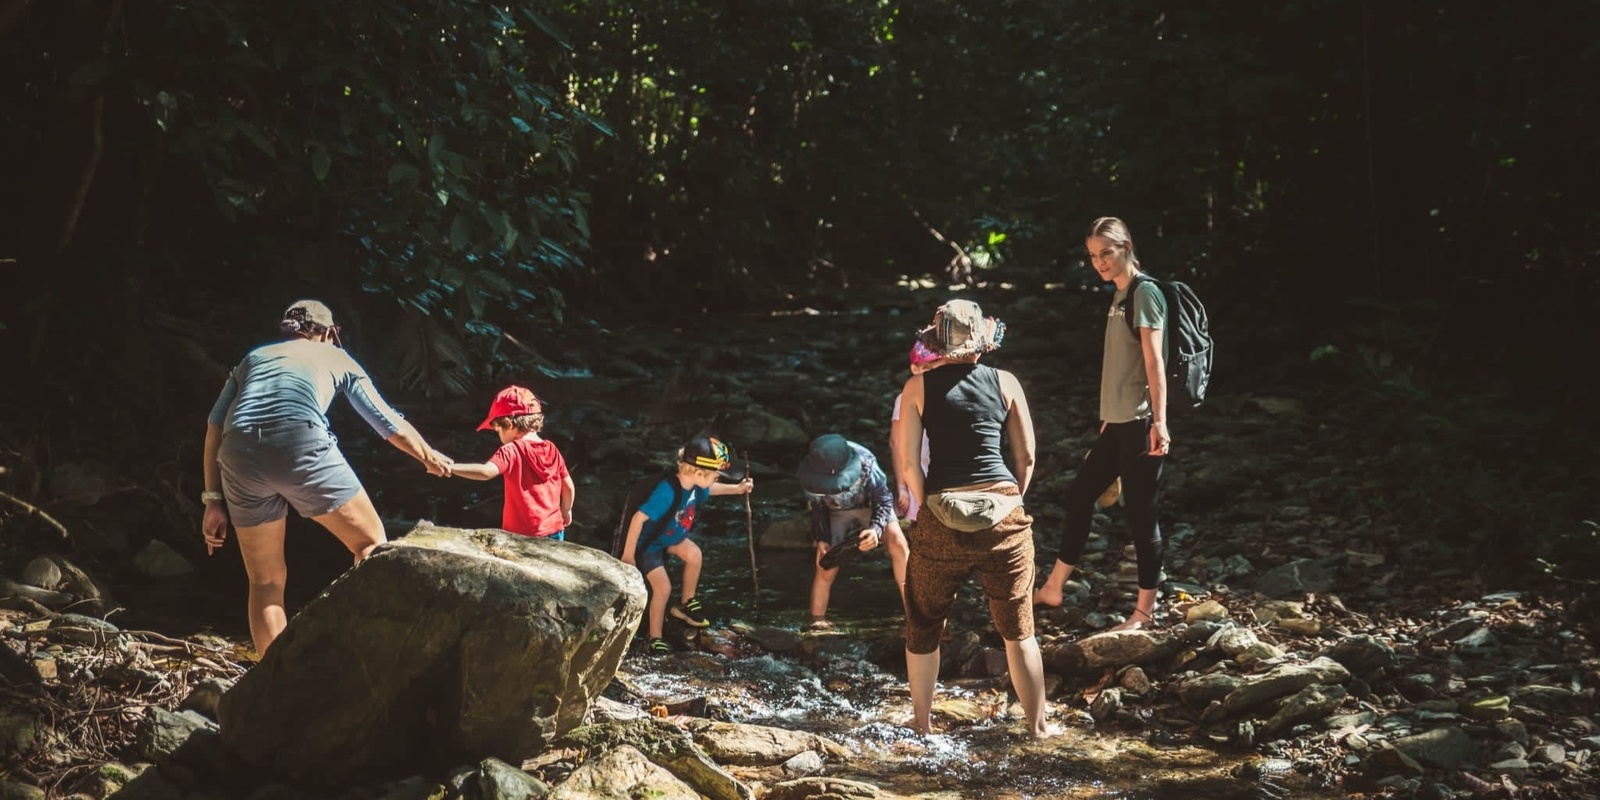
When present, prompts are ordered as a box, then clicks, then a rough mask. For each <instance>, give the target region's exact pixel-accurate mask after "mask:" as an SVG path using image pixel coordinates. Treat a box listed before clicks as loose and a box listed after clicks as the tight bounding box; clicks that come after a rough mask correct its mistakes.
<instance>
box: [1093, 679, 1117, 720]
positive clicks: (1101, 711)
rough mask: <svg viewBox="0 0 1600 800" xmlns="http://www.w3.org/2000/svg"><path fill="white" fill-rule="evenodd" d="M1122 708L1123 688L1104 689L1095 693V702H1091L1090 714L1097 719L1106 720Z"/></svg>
mask: <svg viewBox="0 0 1600 800" xmlns="http://www.w3.org/2000/svg"><path fill="white" fill-rule="evenodd" d="M1121 708H1122V690H1121V689H1117V688H1115V687H1113V688H1110V689H1104V690H1102V691H1101V692H1100V693H1099V694H1097V695H1095V697H1094V702H1092V703H1090V704H1089V715H1090V716H1092V717H1094V718H1095V720H1096V721H1099V722H1104V721H1106V720H1107V719H1109V718H1111V716H1113V715H1114V714H1116V713H1117V711H1119V710H1121Z"/></svg>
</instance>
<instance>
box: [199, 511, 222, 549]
mask: <svg viewBox="0 0 1600 800" xmlns="http://www.w3.org/2000/svg"><path fill="white" fill-rule="evenodd" d="M200 535H201V536H204V537H205V540H206V555H208V556H209V555H211V554H212V553H215V552H216V551H217V548H219V547H222V544H223V542H226V541H227V540H228V511H227V509H225V508H223V506H222V504H221V503H206V513H205V514H204V515H202V516H201V517H200Z"/></svg>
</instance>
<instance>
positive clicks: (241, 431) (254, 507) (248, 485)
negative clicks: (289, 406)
mask: <svg viewBox="0 0 1600 800" xmlns="http://www.w3.org/2000/svg"><path fill="white" fill-rule="evenodd" d="M217 462H218V464H219V465H220V466H221V467H222V495H223V497H225V498H226V499H227V501H228V515H229V517H230V518H231V519H232V521H233V524H234V525H235V526H242V527H252V526H255V525H264V524H266V523H268V522H273V521H275V520H280V519H283V518H284V517H287V516H288V515H289V509H288V507H289V506H291V505H292V506H294V510H295V511H297V512H299V513H300V516H302V517H319V516H322V515H323V514H327V513H329V512H331V511H336V510H338V509H339V507H340V506H342V505H344V504H345V503H348V502H350V499H351V498H353V497H355V496H356V495H357V494H360V493H361V481H360V480H359V479H357V478H356V473H355V471H354V470H352V469H350V464H349V462H347V461H345V460H344V454H343V453H341V452H339V440H338V439H337V438H335V437H334V435H333V432H332V431H329V430H328V429H327V428H325V427H323V426H322V425H320V424H318V423H314V422H306V421H303V420H295V421H283V422H271V423H267V424H264V425H252V426H249V427H244V428H235V429H233V430H229V431H227V432H226V433H224V434H223V435H222V446H221V448H219V449H218V451H217Z"/></svg>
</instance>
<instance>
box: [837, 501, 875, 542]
mask: <svg viewBox="0 0 1600 800" xmlns="http://www.w3.org/2000/svg"><path fill="white" fill-rule="evenodd" d="M828 524H829V530H828V534H829V536H828V546H829V547H838V546H839V543H840V542H843V541H844V540H845V539H847V538H851V537H854V536H855V535H856V533H857V532H859V531H861V530H863V529H865V528H867V527H869V526H870V525H872V509H870V508H852V509H849V510H848V511H830V512H828Z"/></svg>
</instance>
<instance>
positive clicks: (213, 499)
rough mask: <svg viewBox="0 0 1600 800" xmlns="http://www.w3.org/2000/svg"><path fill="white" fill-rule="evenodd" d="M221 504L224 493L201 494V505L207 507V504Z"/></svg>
mask: <svg viewBox="0 0 1600 800" xmlns="http://www.w3.org/2000/svg"><path fill="white" fill-rule="evenodd" d="M220 502H222V492H201V493H200V504H201V505H205V504H206V503H220Z"/></svg>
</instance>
